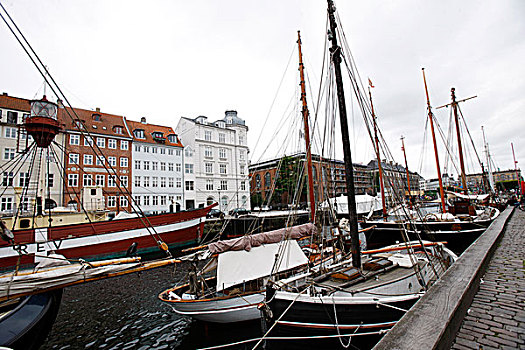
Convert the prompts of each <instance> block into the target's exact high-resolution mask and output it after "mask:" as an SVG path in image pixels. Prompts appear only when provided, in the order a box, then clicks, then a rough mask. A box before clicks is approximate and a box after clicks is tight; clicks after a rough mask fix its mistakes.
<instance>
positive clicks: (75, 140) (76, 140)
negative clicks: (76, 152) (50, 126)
mask: <svg viewBox="0 0 525 350" xmlns="http://www.w3.org/2000/svg"><path fill="white" fill-rule="evenodd" d="M69 144H70V145H74V146H78V145H80V135H69Z"/></svg>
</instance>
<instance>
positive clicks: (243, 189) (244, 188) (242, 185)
mask: <svg viewBox="0 0 525 350" xmlns="http://www.w3.org/2000/svg"><path fill="white" fill-rule="evenodd" d="M241 191H246V182H244V181H241Z"/></svg>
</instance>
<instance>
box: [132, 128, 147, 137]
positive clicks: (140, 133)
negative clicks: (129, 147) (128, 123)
mask: <svg viewBox="0 0 525 350" xmlns="http://www.w3.org/2000/svg"><path fill="white" fill-rule="evenodd" d="M133 135H135V137H136V138H138V139H145V138H146V137H145V136H144V130H142V129H135V130H134V131H133Z"/></svg>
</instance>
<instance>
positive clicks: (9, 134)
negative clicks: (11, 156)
mask: <svg viewBox="0 0 525 350" xmlns="http://www.w3.org/2000/svg"><path fill="white" fill-rule="evenodd" d="M4 129H5V137H6V138H8V139H16V128H10V127H7V126H6V127H5V128H4Z"/></svg>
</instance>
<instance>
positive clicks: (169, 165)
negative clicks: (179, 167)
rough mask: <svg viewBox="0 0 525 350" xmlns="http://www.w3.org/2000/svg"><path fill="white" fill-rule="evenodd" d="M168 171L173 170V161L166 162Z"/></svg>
mask: <svg viewBox="0 0 525 350" xmlns="http://www.w3.org/2000/svg"><path fill="white" fill-rule="evenodd" d="M168 171H173V163H168Z"/></svg>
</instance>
